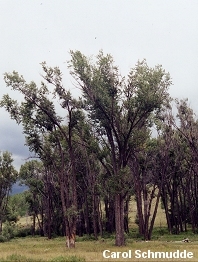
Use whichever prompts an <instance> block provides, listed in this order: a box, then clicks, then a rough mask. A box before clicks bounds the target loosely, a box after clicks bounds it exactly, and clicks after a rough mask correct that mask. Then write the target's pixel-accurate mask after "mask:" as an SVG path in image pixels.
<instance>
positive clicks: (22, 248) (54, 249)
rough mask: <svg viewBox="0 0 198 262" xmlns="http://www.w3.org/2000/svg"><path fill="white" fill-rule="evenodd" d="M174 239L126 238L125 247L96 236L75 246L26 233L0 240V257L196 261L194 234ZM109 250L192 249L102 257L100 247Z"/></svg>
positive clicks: (20, 261) (59, 261) (27, 261)
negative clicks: (175, 255)
mask: <svg viewBox="0 0 198 262" xmlns="http://www.w3.org/2000/svg"><path fill="white" fill-rule="evenodd" d="M180 238H181V236H180V237H178V240H175V239H174V240H169V241H166V240H165V239H166V237H165V236H162V237H161V239H160V240H153V241H149V242H145V241H137V240H133V239H128V241H127V244H126V246H125V247H119V248H118V247H115V246H114V239H100V240H98V241H93V240H92V241H90V240H87V241H85V240H80V239H77V242H76V248H75V249H67V248H66V247H65V239H64V238H63V237H61V238H55V239H52V240H47V239H46V238H42V237H34V238H33V237H26V238H17V239H13V240H11V241H10V242H5V243H0V261H1V262H3V261H6V262H8V261H17V262H33V261H35V262H37V261H38V262H39V261H40V262H43V261H51V262H66V261H70V262H83V261H90V262H91V261H185V262H187V261H193V262H194V261H198V249H197V246H198V237H197V236H190V237H189V238H190V239H191V242H190V243H183V242H181V241H180V240H179V239H180ZM104 250H110V251H115V252H125V251H128V250H132V253H134V252H135V250H141V252H144V251H148V250H151V251H153V252H157V251H159V252H163V251H172V252H174V251H176V250H180V251H183V250H187V252H193V258H192V259H175V260H174V259H171V260H169V259H168V260H167V259H162V258H161V259H145V258H142V259H138V258H135V257H132V258H130V259H127V258H125V259H123V258H120V259H113V258H104V257H103V251H104Z"/></svg>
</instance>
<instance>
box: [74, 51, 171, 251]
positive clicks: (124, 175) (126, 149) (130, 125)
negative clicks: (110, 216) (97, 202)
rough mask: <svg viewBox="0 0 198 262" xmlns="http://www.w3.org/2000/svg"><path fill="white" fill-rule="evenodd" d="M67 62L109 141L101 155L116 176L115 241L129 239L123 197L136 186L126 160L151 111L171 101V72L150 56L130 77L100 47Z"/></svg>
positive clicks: (104, 139) (112, 177) (95, 125)
mask: <svg viewBox="0 0 198 262" xmlns="http://www.w3.org/2000/svg"><path fill="white" fill-rule="evenodd" d="M71 57H72V59H71V61H70V64H69V67H70V69H71V74H72V75H73V76H74V78H75V79H76V81H77V83H78V86H79V88H80V89H81V91H82V93H83V98H84V101H83V102H84V104H85V109H86V110H87V112H88V117H89V119H90V122H91V123H92V126H93V128H94V129H95V132H96V133H97V135H98V137H100V140H101V141H102V143H104V144H106V147H107V149H108V154H109V159H108V162H107V161H106V159H104V158H102V159H100V161H101V163H102V164H103V166H104V167H105V169H106V172H107V174H108V179H109V180H111V181H112V187H113V188H114V194H113V195H114V203H115V229H116V241H115V243H116V245H117V246H122V245H124V244H125V239H124V201H125V198H126V196H127V193H128V191H129V190H130V188H131V186H132V180H131V176H130V170H129V168H128V162H129V158H130V155H131V152H132V151H133V150H134V147H135V143H134V138H135V135H136V134H137V133H138V132H139V131H140V130H141V129H142V128H143V127H144V126H145V125H146V126H148V125H149V117H150V116H151V114H152V113H154V112H155V113H156V114H157V113H160V110H161V109H162V107H163V105H167V103H168V93H167V88H168V87H169V85H170V84H171V81H170V76H169V74H167V73H165V71H164V70H163V69H162V67H161V66H156V67H155V68H149V67H148V65H147V64H146V61H145V60H144V61H142V62H138V63H137V65H136V67H135V68H134V69H131V71H130V73H129V75H128V81H127V82H126V81H125V79H124V78H122V77H121V76H120V74H119V71H118V68H117V67H116V66H115V65H114V62H113V58H112V56H111V55H106V56H105V55H104V54H103V52H102V51H101V52H100V53H99V55H98V56H97V60H96V63H95V64H93V63H92V62H91V61H90V60H89V59H88V58H87V57H86V56H84V55H83V54H82V53H81V52H79V51H76V52H73V51H71Z"/></svg>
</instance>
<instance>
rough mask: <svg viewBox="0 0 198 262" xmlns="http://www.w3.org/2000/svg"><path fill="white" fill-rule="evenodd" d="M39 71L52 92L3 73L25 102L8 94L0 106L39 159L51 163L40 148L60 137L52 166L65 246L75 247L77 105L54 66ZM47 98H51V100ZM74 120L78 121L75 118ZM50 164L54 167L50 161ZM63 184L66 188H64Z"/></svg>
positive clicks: (18, 77)
mask: <svg viewBox="0 0 198 262" xmlns="http://www.w3.org/2000/svg"><path fill="white" fill-rule="evenodd" d="M42 68H43V71H44V76H43V78H44V79H45V80H46V82H47V83H48V84H49V85H51V86H52V87H53V89H52V91H51V92H50V88H48V87H47V86H46V84H45V83H44V82H43V81H42V82H41V86H40V88H39V87H37V85H36V83H34V82H30V83H29V84H27V83H26V81H25V80H24V78H23V76H20V75H19V74H18V73H17V72H15V71H14V72H13V73H12V74H10V73H6V74H5V76H4V79H5V82H6V85H7V86H8V87H11V88H13V89H14V90H15V91H19V92H20V93H21V94H22V95H23V97H24V101H23V102H21V103H18V102H17V101H16V100H13V99H11V98H10V97H9V95H4V96H3V99H2V101H1V106H4V107H5V108H6V110H7V111H8V112H9V113H10V116H11V118H12V119H14V120H16V122H17V123H18V124H20V123H21V124H22V125H23V130H24V134H25V136H26V143H27V145H28V146H29V148H30V151H32V152H35V153H36V154H37V155H38V156H39V157H40V158H41V159H42V160H44V159H46V156H48V157H49V159H50V160H52V157H51V158H50V154H49V153H48V154H47V152H46V151H45V148H44V147H43V140H44V139H45V137H46V136H47V135H49V134H51V133H53V132H59V136H56V152H57V151H58V152H59V156H60V157H59V161H61V162H59V164H60V165H55V166H57V167H58V170H57V175H58V183H59V186H60V195H61V203H62V212H63V217H64V224H65V234H66V245H67V246H68V247H75V235H76V219H77V188H76V168H75V157H74V152H73V141H72V130H73V127H74V125H75V121H74V118H73V115H75V111H76V108H77V107H78V103H77V101H76V100H75V99H72V97H71V94H70V92H67V91H66V90H65V89H64V88H63V86H62V74H61V72H60V70H59V69H58V68H57V67H55V68H48V67H47V65H46V63H42ZM50 95H53V97H54V99H53V98H52V97H50ZM56 97H58V102H59V105H60V106H61V108H62V109H63V112H64V113H65V112H66V116H67V120H68V127H67V128H64V125H62V123H63V122H64V118H63V117H61V116H60V115H59V114H58V113H57V112H56V110H55V104H56V102H57V101H56ZM55 101H56V102H55ZM75 116H76V115H75ZM75 119H77V118H76V117H75ZM63 140H64V141H65V143H66V145H67V155H68V156H69V158H68V159H67V160H68V161H69V162H68V163H67V165H69V166H70V168H69V169H66V161H65V159H64V157H65V154H64V150H62V144H61V141H63ZM48 148H49V147H48ZM49 152H50V151H49ZM52 165H54V162H53V161H52ZM66 171H67V172H66ZM64 185H68V186H67V187H65V186H64ZM65 201H67V202H65Z"/></svg>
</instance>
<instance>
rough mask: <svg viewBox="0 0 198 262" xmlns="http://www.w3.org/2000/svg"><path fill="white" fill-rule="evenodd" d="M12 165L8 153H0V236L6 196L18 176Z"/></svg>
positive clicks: (6, 201)
mask: <svg viewBox="0 0 198 262" xmlns="http://www.w3.org/2000/svg"><path fill="white" fill-rule="evenodd" d="M12 163H13V159H12V156H11V154H10V153H9V152H7V151H6V152H0V234H1V232H2V220H3V218H4V215H5V211H6V207H7V203H8V196H9V193H10V190H11V187H12V185H13V184H14V183H15V182H16V179H17V176H18V173H17V171H16V170H15V169H14V167H13V164H12Z"/></svg>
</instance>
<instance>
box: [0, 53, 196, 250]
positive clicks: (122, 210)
mask: <svg viewBox="0 0 198 262" xmlns="http://www.w3.org/2000/svg"><path fill="white" fill-rule="evenodd" d="M70 54H71V60H70V61H69V66H68V68H69V70H70V73H71V75H72V76H73V78H74V79H75V85H76V87H77V88H78V89H79V94H80V97H79V98H74V97H73V96H72V94H71V93H70V92H69V90H67V89H66V88H65V87H64V86H63V81H62V72H61V71H60V69H59V68H58V67H54V68H52V67H48V66H47V64H46V63H45V62H44V63H42V64H41V65H42V69H43V76H42V78H43V79H42V81H41V84H40V85H39V86H38V85H37V84H36V83H35V82H33V81H32V82H30V83H27V82H26V81H25V79H24V78H23V76H21V75H19V74H18V73H17V72H15V71H14V72H13V73H5V75H4V80H5V83H6V86H7V87H8V88H11V89H13V90H14V91H15V92H19V93H20V94H22V95H23V101H22V102H19V101H17V100H14V99H12V98H11V97H10V96H9V95H8V94H6V95H4V96H3V98H2V100H1V106H2V107H4V108H5V109H6V110H7V111H8V112H9V114H10V117H11V118H12V119H14V120H15V121H16V123H17V124H21V125H22V126H23V133H24V135H25V138H26V145H27V146H28V147H29V150H30V151H31V152H32V157H33V158H34V159H33V160H29V161H27V162H26V163H25V164H24V165H22V166H21V169H20V172H19V177H20V179H21V180H22V182H23V183H24V184H26V185H27V186H28V187H29V192H28V196H27V200H28V203H29V209H30V212H31V215H32V217H33V234H35V228H36V223H37V224H38V227H39V232H40V234H41V235H45V236H47V237H48V238H51V237H52V236H53V235H65V236H66V246H67V247H69V248H71V247H75V238H76V234H78V235H80V236H82V235H83V234H89V235H91V234H93V236H94V238H95V239H97V238H98V236H99V235H100V236H103V234H104V233H105V232H108V233H115V244H116V245H117V246H122V245H124V244H125V233H129V216H128V215H129V203H130V200H131V197H132V196H133V197H134V198H135V200H136V203H137V220H138V227H139V233H140V235H142V236H143V238H144V239H145V240H149V239H151V237H152V230H153V227H154V222H155V218H156V215H157V210H158V206H159V204H162V206H163V208H164V210H165V214H166V219H167V225H168V230H169V232H170V233H171V234H173V233H176V234H178V233H179V232H182V231H187V230H188V229H189V225H190V226H191V227H192V231H193V232H194V233H196V232H197V230H198V192H197V190H198V173H197V172H198V166H197V163H198V161H197V160H198V145H197V143H198V142H197V141H198V137H197V136H198V132H197V131H198V122H197V120H196V117H195V115H194V113H193V111H192V109H190V108H189V106H188V103H187V100H182V101H173V100H172V99H171V97H170V96H169V93H168V88H169V87H170V85H171V78H170V76H169V74H168V73H166V72H165V70H164V69H163V68H162V66H155V67H154V68H150V67H149V66H148V65H147V63H146V61H145V60H143V61H141V62H140V61H139V62H138V63H137V64H136V65H135V67H134V68H132V69H131V70H130V72H129V74H128V76H127V77H122V76H121V75H120V73H119V69H118V67H117V66H115V64H114V61H113V57H112V56H111V55H109V54H107V55H104V53H103V52H102V51H100V52H99V54H98V55H97V57H96V58H95V60H94V59H91V58H88V57H86V56H85V55H83V54H82V53H81V52H79V51H75V52H74V51H71V53H70ZM173 105H176V108H177V109H175V110H172V107H173ZM174 111H175V113H173V112H174ZM0 168H1V166H0ZM0 172H1V173H0V181H1V179H2V178H1V177H2V174H3V169H2V171H1V170H0ZM9 174H11V173H9ZM10 181H12V180H10ZM4 185H6V184H4ZM9 186H10V184H8V185H6V188H7V189H9ZM7 189H2V190H7ZM2 192H4V191H2ZM6 192H7V191H6ZM2 194H3V193H2ZM2 194H1V191H0V212H2V211H1V210H2V208H1V202H2V199H5V196H4V195H2ZM4 201H5V200H4ZM0 215H1V213H0ZM0 219H1V217H0ZM134 219H135V218H134ZM0 221H1V220H0Z"/></svg>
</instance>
